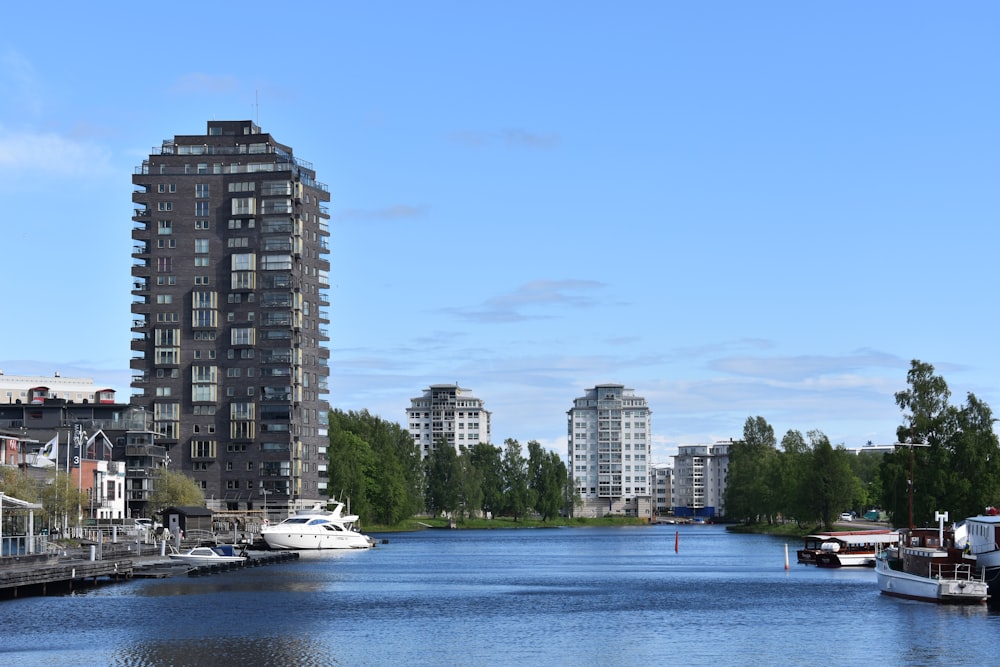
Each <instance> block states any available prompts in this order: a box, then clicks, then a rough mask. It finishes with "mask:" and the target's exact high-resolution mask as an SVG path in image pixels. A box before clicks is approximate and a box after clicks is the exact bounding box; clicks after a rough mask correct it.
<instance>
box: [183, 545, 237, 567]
mask: <svg viewBox="0 0 1000 667" xmlns="http://www.w3.org/2000/svg"><path fill="white" fill-rule="evenodd" d="M169 555H170V559H171V560H175V561H178V562H181V563H185V564H187V565H220V564H222V563H242V562H243V561H245V560H246V556H244V555H241V554H237V553H236V551H235V549H233V547H232V545H228V544H224V545H220V546H216V547H194V548H193V549H189V550H187V551H186V552H183V553H172V554H169Z"/></svg>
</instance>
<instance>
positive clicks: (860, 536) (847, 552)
mask: <svg viewBox="0 0 1000 667" xmlns="http://www.w3.org/2000/svg"><path fill="white" fill-rule="evenodd" d="M897 544H899V533H898V532H896V531H893V530H853V531H838V532H833V533H817V534H815V535H806V537H805V542H804V544H803V548H802V549H799V551H798V553H797V555H798V560H799V562H800V563H803V564H805V565H817V566H819V567H872V566H874V565H875V556H876V555H877V554H878V552H879V551H881V550H882V549H886V548H888V547H893V546H896V545H897Z"/></svg>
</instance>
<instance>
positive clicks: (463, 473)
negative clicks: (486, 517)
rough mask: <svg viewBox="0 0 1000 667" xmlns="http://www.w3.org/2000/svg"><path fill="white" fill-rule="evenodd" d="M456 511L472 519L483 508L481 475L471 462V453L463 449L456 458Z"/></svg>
mask: <svg viewBox="0 0 1000 667" xmlns="http://www.w3.org/2000/svg"><path fill="white" fill-rule="evenodd" d="M458 463H459V475H460V477H459V484H458V510H459V513H460V514H461V516H463V517H472V516H474V515H475V514H476V513H478V512H480V511H481V509H482V506H483V475H482V473H481V472H480V470H479V468H477V467H476V466H475V464H474V463H473V462H472V453H471V452H470V451H469V450H467V449H463V450H462V453H461V454H459V456H458Z"/></svg>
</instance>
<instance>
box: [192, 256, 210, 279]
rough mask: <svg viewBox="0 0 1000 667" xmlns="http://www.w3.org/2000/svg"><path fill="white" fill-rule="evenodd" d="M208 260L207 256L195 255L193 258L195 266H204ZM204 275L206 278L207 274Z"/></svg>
mask: <svg viewBox="0 0 1000 667" xmlns="http://www.w3.org/2000/svg"><path fill="white" fill-rule="evenodd" d="M208 260H209V258H208V257H195V258H194V265H195V266H196V267H206V266H208ZM204 277H205V278H207V277H208V276H204Z"/></svg>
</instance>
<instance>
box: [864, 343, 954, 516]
mask: <svg viewBox="0 0 1000 667" xmlns="http://www.w3.org/2000/svg"><path fill="white" fill-rule="evenodd" d="M906 383H907V385H909V388H908V389H905V390H903V391H900V392H897V393H896V395H895V398H896V405H898V406H899V408H900V410H902V411H903V423H902V424H901V425H900V426H899V427H898V428H897V429H896V436H897V438H898V440H899V442H900V443H902V444H906V445H909V446H908V447H899V448H897V450H896V451H895V452H893V453H892V454H887V455H886V456H885V458H884V459H883V462H882V468H881V470H880V477H881V479H882V482H883V484H884V485H885V487H884V488H883V497H884V498H885V499H887V501H888V504H887V507H886V509H887V510H888V512H889V514H890V516H891V517H892V520H893V522H894V523H895V524H896V525H909V524H911V523H921V522H925V521H928V520H929V519H930V517H932V516H934V511H935V510H936V509H945V508H946V496H947V494H948V485H949V479H948V473H947V471H948V469H949V466H950V465H951V463H950V461H949V458H950V457H949V451H948V449H947V447H946V443H947V442H948V441H949V440H950V439H951V437H952V435H953V434H954V429H955V427H956V425H957V424H958V422H959V420H958V418H957V416H956V414H955V409H954V408H953V407H952V406H950V405H949V404H948V399H949V398H950V397H951V391H950V390H949V389H948V384H947V383H946V382H945V380H944V378H942V377H941V376H939V375H935V374H934V366H932V365H931V364H927V363H924V362H921V361H918V360H916V359H915V360H913V361H912V362H911V364H910V370H909V371H908V372H907V374H906ZM911 471H912V475H911ZM911 477H912V478H911ZM911 498H912V506H911V505H910V501H911Z"/></svg>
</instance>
